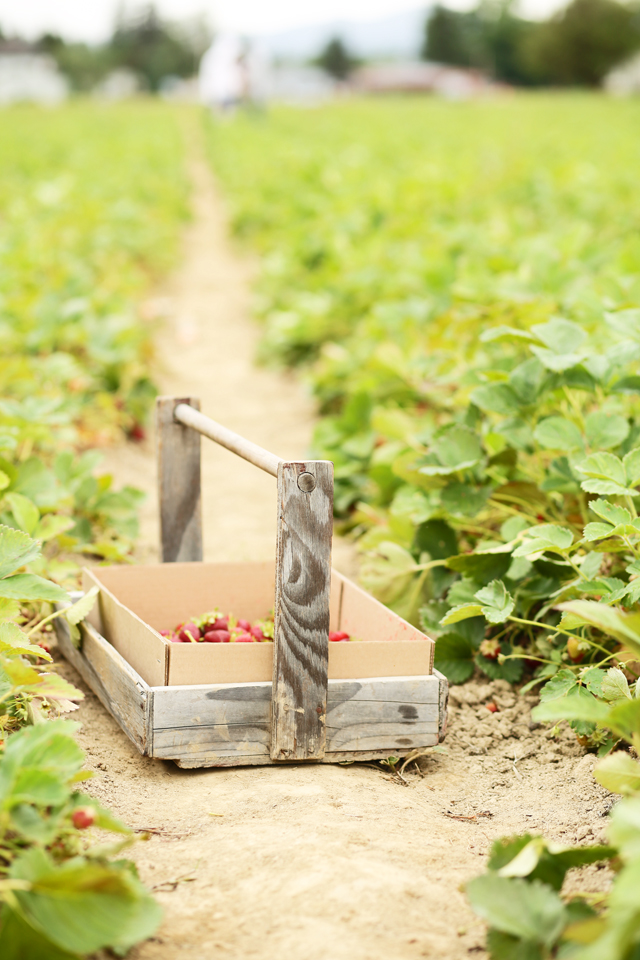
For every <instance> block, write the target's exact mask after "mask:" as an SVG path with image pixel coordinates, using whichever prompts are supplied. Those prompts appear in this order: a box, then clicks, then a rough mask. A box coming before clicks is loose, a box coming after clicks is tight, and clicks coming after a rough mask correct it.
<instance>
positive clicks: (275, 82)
mask: <svg viewBox="0 0 640 960" xmlns="http://www.w3.org/2000/svg"><path fill="white" fill-rule="evenodd" d="M340 88H341V85H340V84H339V83H338V82H337V81H336V80H334V79H333V77H330V76H329V74H327V73H325V71H324V70H321V69H320V68H319V67H307V66H302V65H296V64H277V65H275V66H274V67H272V68H271V73H270V76H269V81H268V85H267V89H268V91H269V99H270V100H273V101H275V102H276V103H290V104H294V105H296V104H297V105H300V106H304V105H309V106H313V105H314V104H318V103H322V102H324V101H325V100H329V99H331V98H332V97H333V96H334V95H335V94H336V93H337V91H338V90H339V89H340Z"/></svg>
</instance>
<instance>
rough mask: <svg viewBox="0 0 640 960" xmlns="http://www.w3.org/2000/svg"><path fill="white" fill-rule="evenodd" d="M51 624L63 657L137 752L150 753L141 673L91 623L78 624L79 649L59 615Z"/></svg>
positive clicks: (146, 690)
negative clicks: (79, 629)
mask: <svg viewBox="0 0 640 960" xmlns="http://www.w3.org/2000/svg"><path fill="white" fill-rule="evenodd" d="M54 626H55V630H56V635H57V638H58V647H59V649H60V652H61V653H62V655H63V656H64V658H65V659H66V660H68V661H69V663H70V664H71V665H72V666H73V667H74V668H75V669H76V670H77V671H78V673H79V674H80V676H81V677H82V679H83V680H84V682H85V683H86V684H87V685H88V686H89V687H91V689H92V690H93V692H94V693H95V694H96V696H97V697H98V699H99V700H100V702H101V703H102V705H103V706H104V707H105V708H106V709H107V710H108V711H109V713H110V714H111V715H112V716H113V717H114V718H115V719H116V720H117V722H118V723H119V724H120V726H121V727H122V729H123V730H124V732H125V733H126V734H127V736H128V737H129V739H130V740H132V741H133V743H135V745H136V746H137V748H138V749H139V750H140V752H141V753H142V754H147V753H151V750H152V737H153V732H152V730H151V721H150V715H151V701H152V696H151V691H150V688H149V687H148V686H147V684H146V683H145V682H144V680H143V679H142V677H141V676H139V674H137V673H136V671H135V670H134V669H133V668H132V667H131V666H130V665H129V664H128V663H127V661H126V660H125V659H124V657H122V656H121V655H120V654H119V653H118V651H117V650H115V649H114V648H113V647H112V646H111V644H110V643H108V641H107V640H105V639H104V637H102V636H100V634H99V633H98V632H97V631H96V630H95V629H94V628H93V627H92V626H91V625H90V624H86V623H84V624H82V625H81V633H82V650H78V649H76V647H74V645H73V644H72V642H71V639H70V636H69V627H68V625H67V623H66V622H65V621H63V620H62V619H61V618H58V619H56V620H54Z"/></svg>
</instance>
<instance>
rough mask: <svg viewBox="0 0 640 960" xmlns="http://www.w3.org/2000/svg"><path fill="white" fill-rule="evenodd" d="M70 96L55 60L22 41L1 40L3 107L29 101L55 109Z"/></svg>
mask: <svg viewBox="0 0 640 960" xmlns="http://www.w3.org/2000/svg"><path fill="white" fill-rule="evenodd" d="M68 93H69V83H68V81H67V78H66V77H65V76H64V75H63V74H62V73H60V71H59V70H58V67H57V64H56V62H55V60H54V59H53V57H50V56H48V55H47V54H45V53H41V52H40V51H39V50H38V49H37V47H35V46H34V45H33V44H30V43H25V42H24V41H23V40H17V39H16V40H3V41H0V105H2V106H6V105H7V104H10V103H19V102H21V101H25V100H27V101H30V102H32V103H41V104H45V105H47V106H52V105H54V104H56V103H60V102H61V101H62V100H64V99H65V98H66V97H67V96H68Z"/></svg>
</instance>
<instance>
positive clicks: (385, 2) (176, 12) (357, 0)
mask: <svg viewBox="0 0 640 960" xmlns="http://www.w3.org/2000/svg"><path fill="white" fill-rule="evenodd" d="M424 5H425V7H427V6H429V5H430V4H429V2H428V0H427V2H425V4H424ZM446 5H447V6H450V7H454V8H457V9H468V8H469V7H472V6H475V5H476V4H475V0H448V2H447V4H446ZM561 5H562V0H520V10H521V12H522V13H524V14H525V15H526V16H530V17H534V18H541V17H544V16H546V15H548V14H549V13H550V12H551V11H553V10H555V9H557V8H558V7H559V6H561ZM119 6H122V0H0V28H2V30H3V32H4V33H5V34H7V33H9V34H11V33H18V34H20V35H21V36H24V37H27V38H29V39H32V38H34V37H38V36H40V35H41V34H42V33H44V32H47V31H49V32H51V33H59V34H62V36H64V37H65V38H67V39H69V40H86V41H88V42H90V43H99V42H100V41H102V40H105V39H106V38H107V37H108V36H109V35H110V33H111V28H112V26H113V23H114V19H115V16H116V11H117V9H118V7H119ZM126 6H127V8H135V7H136V6H139V3H138V2H136V0H129V2H127V3H126ZM155 6H156V8H157V9H158V10H159V11H160V13H161V14H163V15H164V16H166V17H168V18H170V19H176V20H178V19H182V18H185V17H189V16H195V15H197V14H202V13H204V14H206V16H207V19H208V21H209V22H210V23H211V25H212V26H215V27H217V28H218V29H226V30H234V31H238V32H242V33H247V34H269V33H276V32H278V31H281V30H289V29H292V28H295V27H300V26H305V25H310V24H320V23H323V22H326V21H328V20H335V19H340V20H374V19H376V18H377V17H384V16H388V15H390V14H394V13H400V12H402V11H403V10H415V9H416V8H417V7H419V6H420V3H419V2H416V0H156V3H155Z"/></svg>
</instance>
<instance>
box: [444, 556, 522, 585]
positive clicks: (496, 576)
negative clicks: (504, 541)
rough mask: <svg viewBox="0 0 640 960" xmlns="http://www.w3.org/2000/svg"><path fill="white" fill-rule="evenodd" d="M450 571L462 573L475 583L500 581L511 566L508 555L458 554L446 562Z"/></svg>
mask: <svg viewBox="0 0 640 960" xmlns="http://www.w3.org/2000/svg"><path fill="white" fill-rule="evenodd" d="M446 565H447V567H449V569H450V570H455V571H456V572H457V573H462V574H463V575H464V576H465V577H469V579H471V580H475V581H476V583H481V584H486V583H490V582H491V581H492V580H500V578H501V577H503V576H504V575H505V574H506V572H507V570H508V569H509V567H510V565H511V556H510V555H509V553H459V554H457V555H456V556H455V557H449V558H448V559H447V561H446Z"/></svg>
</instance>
